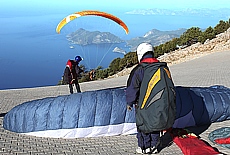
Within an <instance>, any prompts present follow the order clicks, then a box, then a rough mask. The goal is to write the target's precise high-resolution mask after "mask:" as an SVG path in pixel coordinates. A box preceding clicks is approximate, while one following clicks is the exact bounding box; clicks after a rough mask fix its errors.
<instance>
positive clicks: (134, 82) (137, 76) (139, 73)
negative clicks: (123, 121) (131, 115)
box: [126, 67, 143, 110]
mask: <svg viewBox="0 0 230 155" xmlns="http://www.w3.org/2000/svg"><path fill="white" fill-rule="evenodd" d="M142 78H143V69H142V68H141V67H135V68H134V69H133V70H132V71H131V73H130V76H129V78H128V81H127V89H126V102H127V108H128V109H129V110H131V109H132V107H133V105H136V104H137V102H138V98H139V92H140V86H141V81H142Z"/></svg>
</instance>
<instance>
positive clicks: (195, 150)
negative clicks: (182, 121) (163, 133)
mask: <svg viewBox="0 0 230 155" xmlns="http://www.w3.org/2000/svg"><path fill="white" fill-rule="evenodd" d="M173 141H174V142H175V143H176V144H177V146H178V147H179V148H180V149H181V151H182V152H183V154H184V155H205V154H210V155H211V154H212V155H214V154H219V152H217V151H216V150H215V149H214V148H212V147H211V146H209V145H207V144H206V143H205V142H204V141H202V140H201V139H199V138H197V137H196V136H193V135H189V134H188V135H186V138H181V137H174V139H173Z"/></svg>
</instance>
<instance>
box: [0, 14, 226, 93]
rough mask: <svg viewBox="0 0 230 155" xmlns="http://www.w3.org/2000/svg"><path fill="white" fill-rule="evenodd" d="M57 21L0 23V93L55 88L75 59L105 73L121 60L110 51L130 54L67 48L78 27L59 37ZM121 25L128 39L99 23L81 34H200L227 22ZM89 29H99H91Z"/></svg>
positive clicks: (161, 19)
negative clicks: (125, 27)
mask: <svg viewBox="0 0 230 155" xmlns="http://www.w3.org/2000/svg"><path fill="white" fill-rule="evenodd" d="M62 17H65V15H47V16H45V15H43V16H36V17H34V16H26V17H24V16H22V17H9V18H2V17H0V22H1V23H4V24H1V29H0V73H1V75H0V90H2V89H18V88H30V87H40V86H53V85H57V83H58V81H59V80H60V79H61V77H62V75H63V71H64V68H65V64H66V62H67V60H68V59H74V57H75V56H76V55H81V56H82V57H83V59H84V60H83V61H82V62H81V63H80V64H82V65H84V66H85V67H86V69H88V70H90V69H93V68H97V67H98V66H102V67H103V68H107V67H108V66H109V64H110V62H111V61H112V60H113V59H115V58H118V57H120V58H123V56H124V55H123V54H121V53H115V52H113V49H114V48H115V47H119V48H123V49H124V50H125V51H126V52H129V48H127V47H126V46H125V44H124V43H122V44H110V45H108V44H101V45H98V44H97V45H87V46H79V45H72V44H70V43H69V41H68V40H67V39H66V35H67V34H68V33H69V32H70V31H69V30H70V29H74V28H73V27H74V26H75V25H76V26H78V27H81V26H82V25H79V24H78V23H74V24H75V25H72V26H71V27H67V28H65V29H63V33H62V32H61V34H56V32H55V28H56V25H57V23H58V22H59V21H60V19H62ZM83 20H85V19H84V18H83ZM93 20H94V19H93ZM122 20H123V21H125V23H126V24H127V25H128V27H129V30H130V33H129V34H128V35H126V34H124V32H123V30H121V28H120V27H118V28H117V27H115V28H114V27H113V26H110V24H108V25H107V26H106V24H103V22H97V23H95V22H89V21H88V20H87V21H88V22H87V24H85V25H83V26H85V27H83V28H86V29H87V30H99V31H103V30H105V27H106V28H107V27H109V30H105V31H109V32H110V31H111V33H113V34H115V35H117V36H119V37H121V39H124V40H126V39H131V38H134V37H139V36H143V35H144V34H145V33H146V32H148V31H149V30H151V29H158V30H162V31H168V30H177V29H179V28H190V27H192V26H197V27H200V28H203V29H204V28H207V27H208V26H215V25H216V24H218V22H219V21H220V20H225V21H226V20H228V19H227V18H226V19H219V18H218V17H215V18H214V17H213V18H207V17H194V16H191V17H184V16H154V15H151V16H150V15H149V16H143V15H128V14H125V15H122ZM21 21H27V23H25V22H21ZM92 23H93V24H95V25H97V24H100V25H99V26H94V27H93V26H92ZM95 27H96V28H95ZM117 30H118V31H117ZM71 31H72V30H71ZM121 31H122V32H121ZM72 46H73V47H72Z"/></svg>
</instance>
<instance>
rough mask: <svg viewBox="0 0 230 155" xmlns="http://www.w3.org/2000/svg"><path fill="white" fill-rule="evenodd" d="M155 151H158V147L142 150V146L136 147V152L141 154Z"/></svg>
mask: <svg viewBox="0 0 230 155" xmlns="http://www.w3.org/2000/svg"><path fill="white" fill-rule="evenodd" d="M153 151H154V152H155V151H156V153H157V149H156V148H147V149H144V150H142V149H141V148H140V147H138V148H137V149H136V153H139V154H152V153H153Z"/></svg>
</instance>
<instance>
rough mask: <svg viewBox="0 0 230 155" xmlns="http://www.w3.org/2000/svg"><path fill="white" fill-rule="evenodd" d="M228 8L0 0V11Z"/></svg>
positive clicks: (210, 0) (222, 2)
mask: <svg viewBox="0 0 230 155" xmlns="http://www.w3.org/2000/svg"><path fill="white" fill-rule="evenodd" d="M150 8H162V9H179V8H212V9H218V8H230V3H229V0H0V12H8V13H15V12H25V13H26V12H27V11H31V13H32V12H40V13H44V12H48V11H50V12H55V11H56V12H60V11H61V12H62V11H66V10H67V9H68V10H69V11H66V12H73V11H79V10H86V9H97V10H100V9H103V10H106V11H107V10H120V9H126V10H127V11H130V10H131V9H150Z"/></svg>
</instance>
